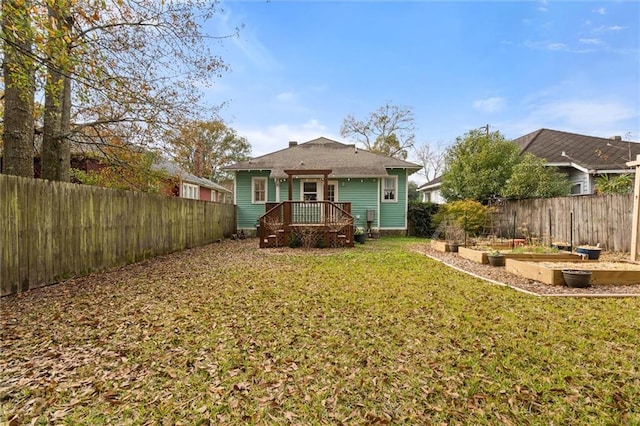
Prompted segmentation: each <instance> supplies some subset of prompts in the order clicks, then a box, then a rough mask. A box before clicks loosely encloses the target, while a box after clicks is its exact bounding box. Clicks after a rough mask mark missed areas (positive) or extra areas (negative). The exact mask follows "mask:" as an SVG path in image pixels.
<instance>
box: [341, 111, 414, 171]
mask: <svg viewBox="0 0 640 426" xmlns="http://www.w3.org/2000/svg"><path fill="white" fill-rule="evenodd" d="M414 132H415V119H414V116H413V109H412V108H410V107H400V106H397V105H392V104H391V103H389V102H387V103H386V104H385V105H384V106H382V107H380V108H378V109H377V110H376V111H374V112H373V113H371V115H370V116H369V117H368V118H366V119H365V120H357V119H356V118H355V117H354V116H353V115H348V116H347V117H346V118H345V119H344V121H343V122H342V127H341V128H340V134H341V135H342V137H345V138H351V139H353V140H354V141H355V142H356V143H359V144H361V145H362V146H363V147H364V148H365V149H366V150H368V151H371V152H376V153H379V154H384V155H389V156H392V157H396V158H401V159H403V160H404V159H406V158H407V155H408V150H409V149H410V148H412V147H413V144H414V140H415V134H414Z"/></svg>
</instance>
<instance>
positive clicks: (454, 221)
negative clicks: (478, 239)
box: [434, 200, 490, 236]
mask: <svg viewBox="0 0 640 426" xmlns="http://www.w3.org/2000/svg"><path fill="white" fill-rule="evenodd" d="M489 212H490V207H487V206H484V205H482V204H481V203H479V202H478V201H474V200H461V201H454V202H452V203H447V204H445V205H443V206H440V209H439V210H438V213H437V214H436V215H435V217H434V218H435V219H436V222H437V223H441V222H445V223H447V224H448V225H449V226H458V227H460V228H462V229H463V230H464V232H465V233H467V234H469V235H474V236H476V235H478V234H480V232H481V231H482V229H483V228H484V226H485V224H486V221H487V217H488V215H489Z"/></svg>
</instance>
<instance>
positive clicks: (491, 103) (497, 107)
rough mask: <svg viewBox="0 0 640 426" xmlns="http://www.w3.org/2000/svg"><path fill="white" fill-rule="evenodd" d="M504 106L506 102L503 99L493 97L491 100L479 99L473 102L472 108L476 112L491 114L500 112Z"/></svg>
mask: <svg viewBox="0 0 640 426" xmlns="http://www.w3.org/2000/svg"><path fill="white" fill-rule="evenodd" d="M506 104H507V101H506V99H505V98H501V97H498V96H494V97H491V98H487V99H479V100H477V101H474V102H473V107H474V108H475V109H477V110H478V111H482V112H485V113H489V114H491V113H494V112H499V111H502V110H503V109H504V107H505V106H506Z"/></svg>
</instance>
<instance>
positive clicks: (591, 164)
mask: <svg viewBox="0 0 640 426" xmlns="http://www.w3.org/2000/svg"><path fill="white" fill-rule="evenodd" d="M513 142H514V143H516V144H518V145H519V146H520V150H521V151H520V152H521V154H525V153H531V154H534V155H535V156H537V157H540V158H542V159H544V160H546V162H547V166H549V167H557V168H558V169H559V170H560V171H561V172H564V173H566V174H567V176H568V178H569V180H570V181H571V183H572V187H571V194H572V195H588V194H593V193H594V191H595V178H596V177H598V176H602V175H609V176H615V175H620V174H625V173H635V170H634V169H633V168H629V167H628V166H627V165H626V162H628V161H633V159H634V158H636V156H637V155H640V143H637V142H627V141H623V140H622V138H621V137H620V136H614V137H611V138H600V137H595V136H586V135H579V134H576V133H569V132H561V131H559V130H550V129H539V130H536V131H535V132H531V133H529V134H526V135H524V136H521V137H519V138H517V139H514V140H513ZM441 186H442V179H441V177H438V178H436V179H434V180H432V181H431V182H427V183H426V184H424V185H422V186H420V187H419V188H418V191H419V192H421V193H422V200H423V201H425V200H429V199H431V200H433V201H434V202H441V203H444V200H443V199H442V198H441V197H440V187H441ZM436 200H438V201H436Z"/></svg>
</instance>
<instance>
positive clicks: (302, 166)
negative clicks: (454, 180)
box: [225, 137, 421, 232]
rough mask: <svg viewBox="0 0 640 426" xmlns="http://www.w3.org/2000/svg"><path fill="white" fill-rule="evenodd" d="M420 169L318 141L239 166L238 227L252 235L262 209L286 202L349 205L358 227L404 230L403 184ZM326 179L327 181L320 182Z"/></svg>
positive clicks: (236, 190) (405, 194) (405, 199)
mask: <svg viewBox="0 0 640 426" xmlns="http://www.w3.org/2000/svg"><path fill="white" fill-rule="evenodd" d="M420 168H421V166H420V165H418V164H415V163H411V162H408V161H404V160H400V159H397V158H393V157H389V156H386V155H380V154H375V153H372V152H369V151H366V150H362V149H359V148H357V147H356V146H355V145H350V144H344V143H340V142H337V141H334V140H331V139H327V138H324V137H320V138H317V139H314V140H311V141H308V142H305V143H301V144H298V143H297V142H289V146H288V147H287V148H285V149H282V150H280V151H276V152H273V153H270V154H266V155H263V156H261V157H257V158H253V159H251V160H248V161H244V162H241V163H237V164H234V165H231V166H228V167H225V170H227V171H230V172H233V173H234V175H235V179H234V200H235V204H236V206H237V212H238V213H237V215H238V217H237V226H238V229H241V230H243V231H245V232H253V231H255V229H256V224H257V221H258V219H259V218H260V217H261V216H263V215H264V214H265V209H266V207H268V206H270V205H271V204H273V203H281V202H285V201H307V202H309V203H311V202H321V201H329V202H332V203H350V214H351V215H352V217H353V221H354V223H355V225H356V226H358V227H362V228H368V227H370V228H378V229H380V230H381V231H405V230H406V229H407V202H408V191H407V184H408V180H409V175H411V174H412V173H414V172H416V171H418V170H419V169H420ZM325 176H326V181H325V180H324V179H325Z"/></svg>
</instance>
